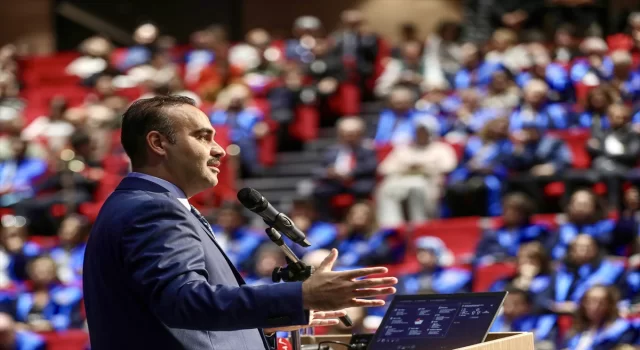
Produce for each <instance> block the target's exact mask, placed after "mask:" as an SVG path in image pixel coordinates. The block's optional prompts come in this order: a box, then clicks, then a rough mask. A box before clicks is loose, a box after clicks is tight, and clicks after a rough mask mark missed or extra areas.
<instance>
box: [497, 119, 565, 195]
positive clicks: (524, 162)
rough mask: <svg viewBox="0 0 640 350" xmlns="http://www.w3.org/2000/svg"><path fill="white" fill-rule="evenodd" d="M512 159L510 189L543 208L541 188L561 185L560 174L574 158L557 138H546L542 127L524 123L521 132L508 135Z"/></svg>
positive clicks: (535, 123) (561, 178)
mask: <svg viewBox="0 0 640 350" xmlns="http://www.w3.org/2000/svg"><path fill="white" fill-rule="evenodd" d="M511 136H512V137H511V139H512V141H513V156H512V157H511V159H510V161H509V165H508V168H509V170H510V176H509V188H510V190H511V191H523V192H526V193H527V194H528V195H530V196H531V197H532V198H534V199H535V202H536V204H538V205H542V204H544V201H545V198H544V188H545V186H546V185H548V184H549V183H551V182H554V181H562V180H563V179H564V177H563V174H564V173H565V171H566V170H567V169H569V168H571V164H572V162H573V155H572V153H571V150H570V149H569V147H568V146H567V144H566V143H565V142H564V141H563V140H561V139H560V138H556V137H554V136H551V135H548V134H547V133H546V128H545V127H544V125H543V124H541V123H538V122H537V121H534V120H530V121H525V122H524V123H523V124H522V129H520V130H517V131H513V132H512V133H511Z"/></svg>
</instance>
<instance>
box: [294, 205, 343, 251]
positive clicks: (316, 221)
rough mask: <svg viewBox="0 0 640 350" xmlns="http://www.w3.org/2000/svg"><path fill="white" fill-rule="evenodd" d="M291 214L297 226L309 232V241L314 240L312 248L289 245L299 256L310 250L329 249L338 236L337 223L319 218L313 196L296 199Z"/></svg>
mask: <svg viewBox="0 0 640 350" xmlns="http://www.w3.org/2000/svg"><path fill="white" fill-rule="evenodd" d="M289 214H290V215H289V217H290V218H291V220H292V221H293V223H294V224H295V225H296V227H298V228H299V229H300V230H301V231H302V232H304V233H306V234H307V239H309V242H313V249H312V250H310V249H305V248H302V247H300V245H297V244H294V245H289V246H290V247H291V249H292V250H293V251H294V252H295V253H296V254H297V255H298V256H303V257H305V256H306V253H308V252H309V253H310V252H312V251H315V250H324V249H328V248H329V247H330V246H331V244H333V242H334V241H335V240H336V239H337V238H338V228H337V227H336V225H335V224H333V223H330V222H327V221H323V220H321V219H320V218H319V215H318V211H317V210H316V205H315V203H314V200H313V199H312V198H296V199H294V200H293V206H292V208H291V211H290V213H289ZM327 254H328V253H327ZM325 255H326V254H325ZM321 261H322V260H321Z"/></svg>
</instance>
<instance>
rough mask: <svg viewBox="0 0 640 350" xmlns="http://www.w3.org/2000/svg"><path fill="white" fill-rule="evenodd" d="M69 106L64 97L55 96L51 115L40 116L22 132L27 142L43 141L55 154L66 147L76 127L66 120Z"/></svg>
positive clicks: (50, 109)
mask: <svg viewBox="0 0 640 350" xmlns="http://www.w3.org/2000/svg"><path fill="white" fill-rule="evenodd" d="M67 109H68V104H67V101H66V99H65V98H64V97H63V96H55V97H54V98H52V99H51V103H50V105H49V115H48V116H40V117H38V118H36V119H35V120H34V121H32V122H31V123H30V124H29V126H27V127H26V128H25V129H24V130H23V131H22V137H23V138H24V139H25V140H27V141H36V140H43V141H44V142H46V145H47V148H48V149H50V150H51V151H53V152H56V151H59V150H61V149H62V147H64V145H65V144H66V142H67V139H68V137H69V136H71V134H72V133H73V132H74V130H75V127H74V126H73V125H72V124H71V123H69V122H68V121H67V120H66V119H65V114H66V112H67Z"/></svg>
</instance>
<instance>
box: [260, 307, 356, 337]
mask: <svg viewBox="0 0 640 350" xmlns="http://www.w3.org/2000/svg"><path fill="white" fill-rule="evenodd" d="M346 315H347V311H346V310H337V311H311V312H310V313H309V324H308V325H306V326H290V327H281V328H265V329H264V333H265V334H271V333H275V332H293V331H297V330H299V329H302V328H309V327H322V326H335V325H337V324H338V323H340V320H339V318H340V317H342V316H346Z"/></svg>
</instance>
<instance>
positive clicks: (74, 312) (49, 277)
mask: <svg viewBox="0 0 640 350" xmlns="http://www.w3.org/2000/svg"><path fill="white" fill-rule="evenodd" d="M28 274H29V288H28V292H25V293H22V294H20V295H19V296H18V298H17V300H16V306H15V319H16V321H18V322H19V323H20V326H21V327H23V328H26V329H29V330H31V331H34V332H46V331H53V330H56V331H62V330H66V329H69V328H80V327H82V321H81V316H80V302H81V300H82V289H81V288H80V287H71V286H69V287H65V286H61V285H59V284H58V281H57V279H56V263H55V261H53V259H51V258H50V257H48V256H40V257H37V258H35V259H34V260H32V261H31V262H30V263H29V267H28Z"/></svg>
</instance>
